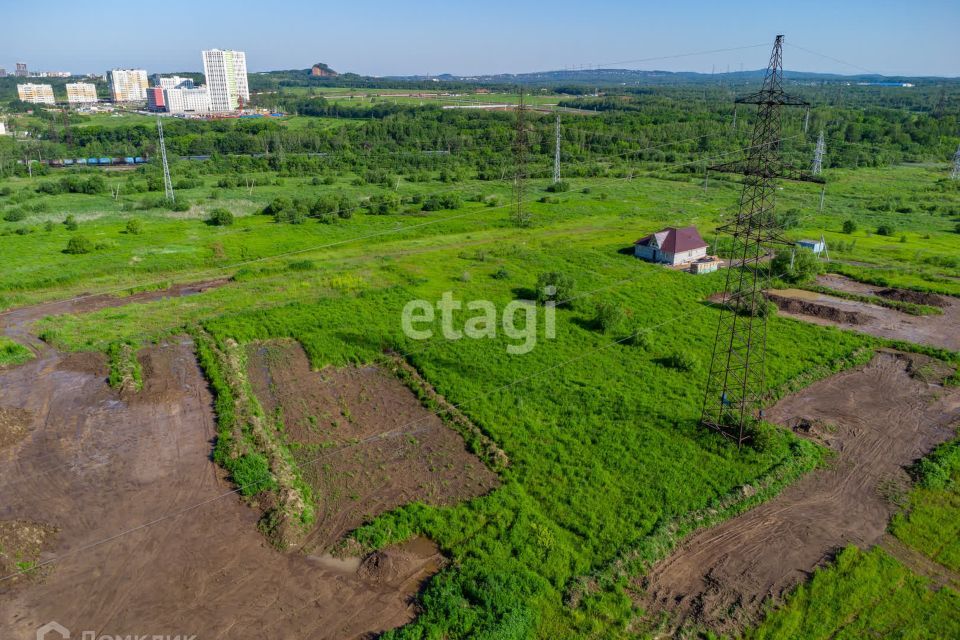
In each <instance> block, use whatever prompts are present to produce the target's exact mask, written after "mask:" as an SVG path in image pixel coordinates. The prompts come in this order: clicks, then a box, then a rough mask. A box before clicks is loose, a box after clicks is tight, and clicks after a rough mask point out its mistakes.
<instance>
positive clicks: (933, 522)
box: [890, 440, 960, 571]
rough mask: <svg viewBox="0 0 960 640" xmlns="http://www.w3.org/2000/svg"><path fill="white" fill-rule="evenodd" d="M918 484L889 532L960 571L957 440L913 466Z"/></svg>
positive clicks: (959, 446)
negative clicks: (903, 511)
mask: <svg viewBox="0 0 960 640" xmlns="http://www.w3.org/2000/svg"><path fill="white" fill-rule="evenodd" d="M916 475H917V476H918V483H917V486H916V488H914V489H913V491H911V492H910V494H909V495H908V496H907V510H906V513H903V514H898V515H897V516H896V517H894V519H893V523H892V524H891V527H890V528H891V531H892V532H893V534H894V535H895V536H897V537H898V538H900V540H902V541H903V542H905V543H907V544H909V545H910V546H912V547H914V548H915V549H917V550H918V551H921V552H922V553H924V554H926V555H927V556H929V557H930V558H931V559H933V560H936V561H937V562H939V563H940V564H942V565H944V566H945V567H948V568H950V569H953V570H954V571H960V440H954V441H953V442H949V443H947V444H944V445H941V446H940V447H938V448H937V450H936V451H934V452H933V453H932V454H930V455H929V456H927V457H926V458H924V459H923V460H921V461H920V463H919V464H917V466H916Z"/></svg>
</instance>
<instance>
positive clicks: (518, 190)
mask: <svg viewBox="0 0 960 640" xmlns="http://www.w3.org/2000/svg"><path fill="white" fill-rule="evenodd" d="M526 112H527V107H526V105H525V104H524V102H523V87H520V98H519V101H518V102H517V122H516V132H515V137H514V141H513V159H514V177H513V204H514V208H515V210H514V215H515V221H516V223H517V226H518V227H526V226H528V225H529V224H530V214H529V212H528V211H527V210H526V209H525V208H524V206H523V195H524V190H525V189H526V183H527V147H528V145H529V140H528V131H527V119H526Z"/></svg>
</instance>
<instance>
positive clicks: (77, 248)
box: [63, 236, 93, 255]
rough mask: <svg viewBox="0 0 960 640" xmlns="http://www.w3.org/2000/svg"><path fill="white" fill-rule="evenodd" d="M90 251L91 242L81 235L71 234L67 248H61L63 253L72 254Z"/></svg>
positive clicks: (91, 248) (91, 249) (91, 247)
mask: <svg viewBox="0 0 960 640" xmlns="http://www.w3.org/2000/svg"><path fill="white" fill-rule="evenodd" d="M91 251H93V243H92V242H90V240H88V239H87V238H85V237H83V236H73V237H72V238H70V240H69V241H68V242H67V248H66V249H64V250H63V252H64V253H69V254H72V255H79V254H81V253H90V252H91Z"/></svg>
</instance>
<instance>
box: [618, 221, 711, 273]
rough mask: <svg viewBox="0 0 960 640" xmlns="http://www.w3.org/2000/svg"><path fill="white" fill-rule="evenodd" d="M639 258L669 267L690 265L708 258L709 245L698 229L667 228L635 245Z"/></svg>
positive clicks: (634, 249)
mask: <svg viewBox="0 0 960 640" xmlns="http://www.w3.org/2000/svg"><path fill="white" fill-rule="evenodd" d="M633 245H634V247H633V253H634V255H635V256H637V257H638V258H642V259H643V260H649V261H650V262H659V263H662V264H669V265H682V264H690V263H692V262H697V261H698V260H702V259H703V258H705V257H706V256H707V243H706V242H704V241H703V238H702V237H700V232H699V231H697V228H696V227H692V226H691V227H667V228H666V229H663V230H662V231H657V232H656V233H651V234H650V235H648V236H644V237H642V238H640V239H639V240H637V241H636V242H635V243H633Z"/></svg>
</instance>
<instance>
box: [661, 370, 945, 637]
mask: <svg viewBox="0 0 960 640" xmlns="http://www.w3.org/2000/svg"><path fill="white" fill-rule="evenodd" d="M928 360H929V359H927V358H924V357H923V356H915V355H906V354H901V353H896V352H886V351H884V352H881V353H879V354H878V355H877V356H876V357H875V358H874V359H873V360H872V361H871V362H870V364H868V365H866V366H865V367H861V368H859V369H856V370H851V371H847V372H843V373H840V374H837V375H835V376H833V377H831V378H827V379H825V380H822V381H820V382H817V383H815V384H813V385H811V386H810V387H808V388H807V389H805V390H803V391H801V392H799V393H797V394H795V395H792V396H789V397H787V398H785V399H783V400H781V401H780V402H779V403H778V404H777V405H776V406H774V407H773V408H772V409H770V410H769V411H768V413H767V418H768V419H769V420H772V421H773V422H776V423H779V424H781V425H785V426H788V427H793V428H795V429H796V430H797V431H798V433H801V434H803V435H806V436H809V437H815V438H817V439H818V440H820V441H822V442H824V443H825V444H826V445H827V446H829V447H830V448H832V449H833V450H834V451H835V452H836V455H835V456H834V458H833V459H832V460H831V462H830V464H829V467H828V468H825V469H819V470H817V471H814V472H812V473H810V474H808V475H806V476H804V477H803V478H801V479H800V480H799V481H798V482H796V483H795V484H793V485H791V486H790V487H788V488H787V489H785V490H784V491H783V493H781V494H780V495H779V496H778V497H776V498H774V499H772V500H770V501H769V502H767V503H765V504H763V505H761V506H759V507H757V508H755V509H753V510H751V511H748V512H746V513H744V514H743V515H741V516H738V517H736V518H732V519H730V520H728V521H726V522H724V523H722V524H720V525H718V526H716V527H713V528H711V529H707V530H704V531H702V532H699V533H697V534H695V535H693V536H692V537H691V538H690V539H688V540H687V541H686V542H684V543H683V544H682V545H681V547H680V548H679V549H678V550H677V551H676V552H675V553H674V554H673V555H672V556H671V557H669V558H667V559H666V560H664V561H663V562H661V563H660V564H658V565H657V566H655V567H654V568H653V570H652V571H651V572H650V574H649V575H648V576H647V578H646V579H645V581H644V584H643V585H642V586H643V588H644V590H645V592H646V596H645V601H644V602H643V606H644V607H645V608H646V610H647V611H648V613H649V616H650V619H651V621H655V620H656V619H657V617H658V616H660V615H664V614H665V615H666V617H667V619H668V620H670V621H671V623H670V624H671V625H676V626H678V627H682V626H704V627H707V628H709V629H712V630H713V631H715V632H718V633H727V632H732V631H735V630H736V629H738V628H739V627H740V626H742V625H744V624H750V623H754V622H756V620H757V618H758V614H759V612H760V609H761V605H762V604H763V603H764V601H765V600H766V599H767V598H772V599H773V600H774V601H778V600H779V599H780V598H781V597H782V596H783V595H784V594H785V593H786V592H788V591H789V590H791V589H792V588H793V587H795V586H796V585H797V584H798V583H800V582H802V581H804V580H806V579H807V577H808V576H809V575H810V574H811V572H812V571H813V570H814V569H815V568H816V567H818V566H820V565H822V564H823V563H824V562H825V561H827V560H828V559H829V558H830V557H831V556H832V554H833V553H835V552H836V551H837V550H838V549H839V548H842V547H843V546H845V545H847V544H851V543H852V544H856V545H858V546H860V547H863V548H866V547H870V546H872V545H874V544H877V543H879V542H880V541H881V539H882V538H883V536H884V531H885V530H886V526H887V523H888V520H889V518H890V516H891V515H892V513H893V511H894V505H893V504H892V503H891V502H890V501H889V500H888V499H887V498H886V497H885V496H886V495H889V494H890V493H891V492H895V491H897V490H898V487H905V486H906V485H907V483H908V482H909V477H908V476H907V474H906V472H905V471H904V467H905V466H906V465H909V464H910V463H912V462H913V461H914V460H916V459H917V458H919V457H921V456H923V455H925V454H926V453H927V452H929V451H930V450H931V449H932V448H933V447H935V446H936V445H937V444H939V443H941V442H944V441H946V440H949V439H950V438H951V437H953V436H954V435H955V427H956V424H957V423H958V420H960V389H957V388H955V387H954V388H945V387H942V386H940V385H939V384H931V383H928V382H925V381H923V380H922V379H920V378H918V377H917V376H911V374H910V371H919V370H923V369H929V368H930V367H929V366H928V364H929V363H928V362H927V361H928Z"/></svg>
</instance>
